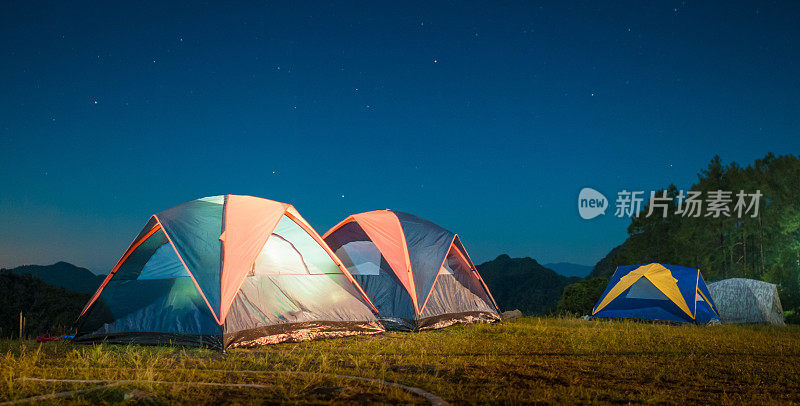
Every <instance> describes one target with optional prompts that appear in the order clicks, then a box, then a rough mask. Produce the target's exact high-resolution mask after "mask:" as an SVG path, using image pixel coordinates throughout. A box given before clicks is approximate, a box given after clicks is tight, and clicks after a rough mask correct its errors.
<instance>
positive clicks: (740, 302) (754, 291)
mask: <svg viewBox="0 0 800 406" xmlns="http://www.w3.org/2000/svg"><path fill="white" fill-rule="evenodd" d="M708 290H709V291H710V292H711V296H712V298H713V299H714V304H716V305H717V310H719V316H720V319H721V320H722V322H723V323H763V324H774V325H777V326H783V325H784V322H783V307H782V306H781V299H780V297H779V296H778V287H777V286H776V285H774V284H772V283H768V282H762V281H757V280H753V279H744V278H731V279H724V280H721V281H718V282H714V283H709V284H708Z"/></svg>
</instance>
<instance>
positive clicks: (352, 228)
mask: <svg viewBox="0 0 800 406" xmlns="http://www.w3.org/2000/svg"><path fill="white" fill-rule="evenodd" d="M323 238H324V239H325V242H326V243H328V245H329V246H330V248H331V249H332V250H333V251H334V252H335V253H336V255H337V256H338V257H339V259H341V261H342V263H344V265H345V266H346V267H347V269H348V270H349V271H350V273H351V274H352V275H353V277H354V278H355V280H356V281H357V282H358V283H359V284H360V285H361V288H362V289H363V290H364V292H366V294H367V296H368V297H369V298H370V300H371V301H372V303H374V305H375V307H376V308H377V309H378V318H379V319H380V320H381V322H382V323H383V325H384V327H386V328H387V329H394V330H421V329H432V328H441V327H446V326H448V325H451V324H454V323H464V322H493V321H497V320H499V319H500V315H499V314H498V309H497V304H496V303H495V301H494V299H493V298H492V294H491V293H489V288H488V287H487V286H486V284H485V283H484V282H483V279H482V278H481V276H480V274H479V273H478V270H477V269H476V268H475V265H474V264H473V263H472V261H471V260H470V259H469V255H468V254H467V250H466V249H465V248H464V246H463V245H462V244H461V240H460V239H459V237H458V235H456V234H455V233H452V232H450V231H447V230H445V229H444V228H442V227H439V226H438V225H436V224H434V223H432V222H430V221H428V220H425V219H423V218H420V217H417V216H414V215H412V214H408V213H402V212H397V211H390V210H376V211H370V212H366V213H360V214H354V215H352V216H349V217H347V218H346V219H345V220H344V221H342V222H341V223H339V224H337V225H336V226H335V227H333V228H332V229H331V230H329V231H328V232H327V233H325V235H324V236H323Z"/></svg>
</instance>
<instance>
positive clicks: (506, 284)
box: [477, 254, 580, 314]
mask: <svg viewBox="0 0 800 406" xmlns="http://www.w3.org/2000/svg"><path fill="white" fill-rule="evenodd" d="M477 268H478V272H480V274H481V277H482V278H483V280H484V281H485V282H486V285H488V286H489V290H490V291H491V292H492V295H493V296H494V299H495V301H497V305H498V306H500V310H513V309H519V310H521V311H522V313H524V314H545V313H547V312H549V311H551V310H553V309H554V308H555V306H556V303H557V302H558V300H559V299H560V298H561V292H562V291H563V290H564V287H565V286H567V285H569V284H572V283H575V282H577V281H579V280H580V278H568V277H566V276H562V275H559V274H557V273H556V272H555V271H553V270H551V269H547V268H545V267H544V266H542V265H541V264H539V263H538V262H536V260H535V259H533V258H528V257H526V258H511V257H509V256H508V255H505V254H503V255H500V256H499V257H497V258H495V259H494V260H492V261H488V262H484V263H482V264H480V265H478V266H477Z"/></svg>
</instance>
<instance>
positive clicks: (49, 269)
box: [0, 255, 591, 316]
mask: <svg viewBox="0 0 800 406" xmlns="http://www.w3.org/2000/svg"><path fill="white" fill-rule="evenodd" d="M551 267H552V268H556V269H558V270H559V271H560V272H562V273H564V274H568V275H576V276H564V275H562V274H559V273H558V272H556V271H554V270H553V269H551ZM477 268H478V270H479V272H480V273H481V276H482V277H483V279H484V281H485V282H486V284H487V285H488V286H489V289H490V290H491V292H492V295H493V296H494V298H495V300H496V301H497V304H498V306H499V307H500V309H501V310H503V311H505V310H514V309H519V310H521V311H522V312H523V313H525V314H545V313H547V312H549V311H551V310H553V309H554V308H555V306H556V303H557V302H558V300H559V299H560V298H561V294H562V292H563V290H564V287H565V286H567V285H569V284H572V283H575V282H577V281H579V280H580V278H579V277H578V276H581V275H583V276H585V275H586V274H588V273H589V272H590V271H591V267H588V266H583V265H576V264H570V263H560V264H549V265H548V266H543V265H541V264H539V263H538V262H536V260H535V259H533V258H511V257H509V256H508V255H500V256H498V257H497V258H495V259H494V260H491V261H488V262H485V263H483V264H480V265H478V266H477ZM0 272H2V273H4V274H6V275H8V274H11V275H20V276H25V275H30V276H33V277H35V278H37V279H38V280H40V281H41V282H42V283H43V285H45V284H46V285H49V286H51V287H54V289H55V288H64V289H65V290H67V291H70V292H76V293H79V294H91V293H94V292H95V290H97V287H98V286H100V284H101V283H102V282H103V279H104V278H105V275H95V274H94V273H92V272H91V271H89V270H88V269H86V268H81V267H78V266H75V265H72V264H70V263H67V262H57V263H55V264H52V265H23V266H19V267H16V268H13V269H1V270H0ZM7 281H8V280H7ZM25 283H26V284H28V285H30V286H31V287H32V286H34V285H31V283H30V282H25ZM37 283H38V282H37ZM48 289H49V288H48ZM21 310H23V311H24V309H21ZM15 311H16V312H17V313H19V310H15ZM75 316H77V315H75Z"/></svg>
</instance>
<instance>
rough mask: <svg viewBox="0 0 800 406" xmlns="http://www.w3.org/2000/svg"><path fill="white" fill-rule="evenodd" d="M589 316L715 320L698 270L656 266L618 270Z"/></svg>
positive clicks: (673, 266)
mask: <svg viewBox="0 0 800 406" xmlns="http://www.w3.org/2000/svg"><path fill="white" fill-rule="evenodd" d="M592 317H594V318H632V319H646V320H664V321H671V322H687V323H707V322H709V321H712V320H719V315H718V314H717V310H716V307H715V304H714V302H713V300H712V299H711V297H710V294H709V293H708V289H707V287H706V285H705V281H704V280H703V277H702V275H701V274H700V271H699V270H698V269H695V268H687V267H682V266H677V265H666V264H659V263H650V264H639V265H627V266H621V267H618V268H617V270H616V271H615V272H614V275H613V276H612V277H611V280H610V281H609V282H608V285H607V286H606V290H605V291H604V292H603V294H602V295H601V296H600V299H599V300H598V301H597V304H596V305H595V307H594V309H593V310H592Z"/></svg>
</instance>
